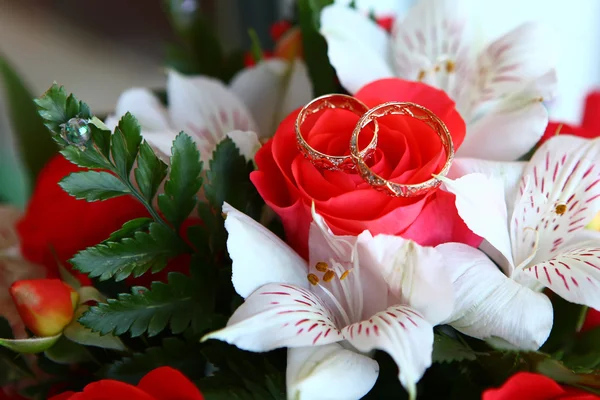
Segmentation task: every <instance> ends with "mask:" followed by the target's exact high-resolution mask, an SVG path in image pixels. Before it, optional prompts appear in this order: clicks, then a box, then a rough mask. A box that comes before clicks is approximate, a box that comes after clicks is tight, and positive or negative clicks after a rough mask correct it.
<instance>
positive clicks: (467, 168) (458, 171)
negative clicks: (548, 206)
mask: <svg viewBox="0 0 600 400" xmlns="http://www.w3.org/2000/svg"><path fill="white" fill-rule="evenodd" d="M526 165H527V163H526V162H523V161H513V162H509V161H503V162H498V161H489V160H482V159H477V158H455V159H454V161H453V162H452V167H451V168H450V172H449V173H448V178H450V179H457V178H460V177H462V176H464V175H467V174H472V173H481V174H484V175H485V176H489V177H493V178H498V179H500V181H502V183H504V199H505V201H506V206H507V210H508V215H512V212H513V206H514V204H513V203H514V201H515V198H516V197H517V193H518V190H519V184H520V182H521V177H522V176H523V171H524V170H525V166H526Z"/></svg>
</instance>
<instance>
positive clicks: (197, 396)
mask: <svg viewBox="0 0 600 400" xmlns="http://www.w3.org/2000/svg"><path fill="white" fill-rule="evenodd" d="M117 399H127V400H204V397H203V396H202V394H201V393H200V391H199V390H198V388H197V387H196V386H194V384H193V383H192V382H190V381H189V380H188V379H187V378H186V377H185V376H184V375H183V374H182V373H181V372H179V371H177V370H175V369H173V368H169V367H161V368H157V369H155V370H153V371H151V372H150V373H148V374H147V375H146V376H145V377H143V378H142V380H141V381H140V383H139V384H138V385H137V386H133V385H129V384H127V383H123V382H119V381H114V380H109V379H106V380H101V381H98V382H94V383H90V384H89V385H87V386H86V387H85V388H84V389H83V392H80V393H74V392H66V393H63V394H60V395H57V396H54V397H51V398H50V400H117Z"/></svg>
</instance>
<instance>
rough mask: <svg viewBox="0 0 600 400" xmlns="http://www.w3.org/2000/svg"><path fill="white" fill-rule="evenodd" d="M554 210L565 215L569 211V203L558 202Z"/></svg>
mask: <svg viewBox="0 0 600 400" xmlns="http://www.w3.org/2000/svg"><path fill="white" fill-rule="evenodd" d="M554 211H555V212H556V214H558V215H563V214H564V213H565V212H566V211H567V205H566V204H564V203H560V204H557V205H556V208H555V209H554Z"/></svg>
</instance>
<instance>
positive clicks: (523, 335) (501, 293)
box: [437, 243, 553, 350]
mask: <svg viewBox="0 0 600 400" xmlns="http://www.w3.org/2000/svg"><path fill="white" fill-rule="evenodd" d="M437 249H438V250H440V251H441V252H442V254H444V256H445V260H446V267H447V268H448V270H449V271H450V272H451V273H452V274H453V279H454V290H455V294H456V303H455V307H454V313H453V315H452V316H451V317H450V318H448V320H447V321H446V322H447V323H449V324H450V325H452V326H453V327H454V328H455V329H457V330H458V331H460V332H463V333H464V334H466V335H469V336H473V337H476V338H479V339H488V338H500V339H502V340H504V341H506V342H508V343H510V344H512V345H513V346H516V347H517V348H519V349H523V350H537V349H538V348H539V347H540V346H541V345H542V344H543V343H544V342H545V341H546V339H547V338H548V335H549V334H550V330H551V329H552V322H553V312H552V304H551V303H550V300H549V299H548V298H547V297H546V296H545V295H544V294H542V293H538V292H536V291H533V290H531V289H529V288H527V287H525V286H522V285H520V284H519V283H517V282H515V281H514V280H512V279H509V278H507V277H506V276H505V275H504V274H502V272H500V270H498V268H497V267H496V266H495V265H494V264H493V263H492V262H491V261H490V260H489V259H488V258H487V257H486V256H485V254H483V253H482V252H481V251H479V250H477V249H474V248H472V247H469V246H467V245H463V244H459V243H448V244H442V245H440V246H438V247H437Z"/></svg>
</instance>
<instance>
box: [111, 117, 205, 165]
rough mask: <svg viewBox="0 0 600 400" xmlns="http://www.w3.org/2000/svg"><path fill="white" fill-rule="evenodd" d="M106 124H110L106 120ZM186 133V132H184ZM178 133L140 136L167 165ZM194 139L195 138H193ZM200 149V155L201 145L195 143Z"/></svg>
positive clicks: (153, 132)
mask: <svg viewBox="0 0 600 400" xmlns="http://www.w3.org/2000/svg"><path fill="white" fill-rule="evenodd" d="M107 122H111V121H109V120H107ZM186 133H187V132H186ZM178 134H179V132H177V131H174V130H172V129H170V130H163V131H142V135H143V136H144V139H145V140H146V141H147V142H148V144H150V146H152V148H153V149H155V150H157V151H158V154H157V155H158V156H159V157H160V158H161V159H162V160H163V161H164V162H166V163H167V164H169V163H170V157H171V148H172V147H173V141H174V140H175V138H176V137H177V135H178ZM194 139H195V138H194ZM196 144H197V145H198V147H199V149H200V152H201V155H204V154H203V153H202V150H203V148H202V143H200V141H198V142H197V143H196ZM204 168H208V165H207V164H206V163H205V165H204Z"/></svg>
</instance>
